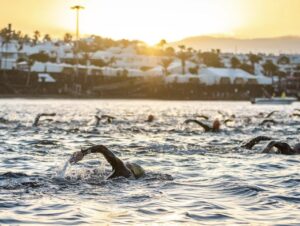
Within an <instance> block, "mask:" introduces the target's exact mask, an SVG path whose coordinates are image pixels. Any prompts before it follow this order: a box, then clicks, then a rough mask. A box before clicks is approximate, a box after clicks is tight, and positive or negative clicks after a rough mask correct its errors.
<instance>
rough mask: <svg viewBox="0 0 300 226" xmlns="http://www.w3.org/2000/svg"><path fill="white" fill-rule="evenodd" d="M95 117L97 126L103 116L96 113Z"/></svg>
mask: <svg viewBox="0 0 300 226" xmlns="http://www.w3.org/2000/svg"><path fill="white" fill-rule="evenodd" d="M95 119H96V126H99V124H100V121H101V118H100V117H99V116H98V115H95Z"/></svg>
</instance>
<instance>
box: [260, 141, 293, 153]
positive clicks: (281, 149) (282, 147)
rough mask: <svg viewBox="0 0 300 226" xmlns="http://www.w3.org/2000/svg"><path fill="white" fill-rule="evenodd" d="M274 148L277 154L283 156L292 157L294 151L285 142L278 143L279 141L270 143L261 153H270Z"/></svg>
mask: <svg viewBox="0 0 300 226" xmlns="http://www.w3.org/2000/svg"><path fill="white" fill-rule="evenodd" d="M273 147H275V148H277V153H278V154H283V155H294V154H296V153H295V150H294V149H292V148H291V147H290V145H289V144H287V143H285V142H280V141H271V142H270V143H269V144H268V145H267V146H266V147H265V148H264V150H263V151H262V153H270V151H271V150H272V148H273Z"/></svg>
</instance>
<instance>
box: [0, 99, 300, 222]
mask: <svg viewBox="0 0 300 226" xmlns="http://www.w3.org/2000/svg"><path fill="white" fill-rule="evenodd" d="M297 108H299V109H300V104H299V102H297V103H294V104H292V105H286V106H284V105H277V106H276V105H260V106H259V105H251V104H250V103H249V102H209V101H207V102H201V101H142V100H138V101H134V100H51V99H50V100H23V99H1V100H0V225H87V224H90V225H123V224H127V225H238V224H242V225H300V156H283V155H277V154H261V150H262V149H263V147H264V146H265V145H266V144H267V142H266V141H265V142H261V143H260V144H258V145H256V146H255V147H254V148H253V150H245V149H243V148H241V147H240V145H241V143H242V142H245V141H246V140H248V139H250V138H252V137H255V136H258V135H267V136H271V137H272V138H274V139H278V140H282V141H285V142H288V143H289V144H291V145H294V144H295V143H297V142H300V137H299V134H300V117H297V116H291V115H292V114H293V113H294V112H297V111H295V109H297ZM274 110H276V111H278V112H275V113H274V114H273V115H272V116H270V119H273V120H274V121H275V122H276V124H274V123H269V124H268V123H267V124H265V125H264V126H259V124H260V123H261V122H262V121H263V120H264V117H265V116H266V115H267V114H268V113H270V112H272V111H274ZM38 113H56V116H54V117H42V118H41V120H40V122H39V125H38V126H37V127H33V126H32V124H33V121H34V118H35V116H36V115H37V114H38ZM298 113H300V111H298ZM104 114H105V115H111V116H114V117H115V119H114V120H113V121H112V123H107V122H106V120H103V122H101V123H100V125H99V126H95V124H96V121H95V118H94V116H95V115H99V116H101V115H104ZM149 114H152V115H154V116H155V120H154V122H152V123H148V122H145V120H146V119H147V117H148V115H149ZM201 114H203V115H207V116H208V117H209V119H208V120H205V119H203V118H201V117H199V115H201ZM215 118H218V119H219V120H220V121H221V122H222V121H224V120H225V119H232V121H231V122H229V123H227V126H226V125H224V124H223V125H222V127H221V129H222V131H221V132H220V133H204V132H203V129H202V128H201V127H199V126H197V125H196V124H188V125H187V124H185V123H184V121H185V120H186V119H198V120H201V121H202V122H204V123H207V124H211V123H212V121H213V119H215ZM96 144H102V145H105V146H107V147H108V148H109V149H110V150H112V151H113V152H114V153H115V154H116V155H117V156H118V157H119V158H120V159H122V160H124V161H131V162H135V163H138V164H140V165H141V166H143V168H144V169H145V170H146V175H145V176H144V177H142V178H140V179H137V180H134V179H126V178H116V179H113V180H106V179H105V178H106V176H107V175H108V174H109V173H110V172H111V167H110V166H109V165H108V163H107V162H106V161H105V159H104V158H103V156H101V155H100V154H94V155H89V156H86V157H85V159H84V160H83V161H82V162H80V163H78V164H75V165H68V159H69V158H70V156H71V154H72V153H73V152H75V151H79V150H80V149H81V148H86V147H89V146H91V145H96Z"/></svg>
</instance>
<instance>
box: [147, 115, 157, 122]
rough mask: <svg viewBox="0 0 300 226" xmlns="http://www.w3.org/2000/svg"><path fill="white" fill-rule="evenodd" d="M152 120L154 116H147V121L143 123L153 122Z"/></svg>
mask: <svg viewBox="0 0 300 226" xmlns="http://www.w3.org/2000/svg"><path fill="white" fill-rule="evenodd" d="M154 119H155V118H154V115H148V119H147V120H146V121H145V122H153V121H154Z"/></svg>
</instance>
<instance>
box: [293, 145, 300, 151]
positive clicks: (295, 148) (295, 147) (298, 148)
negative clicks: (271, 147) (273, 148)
mask: <svg viewBox="0 0 300 226" xmlns="http://www.w3.org/2000/svg"><path fill="white" fill-rule="evenodd" d="M294 150H295V152H297V153H300V143H298V144H296V145H295V146H294Z"/></svg>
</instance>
